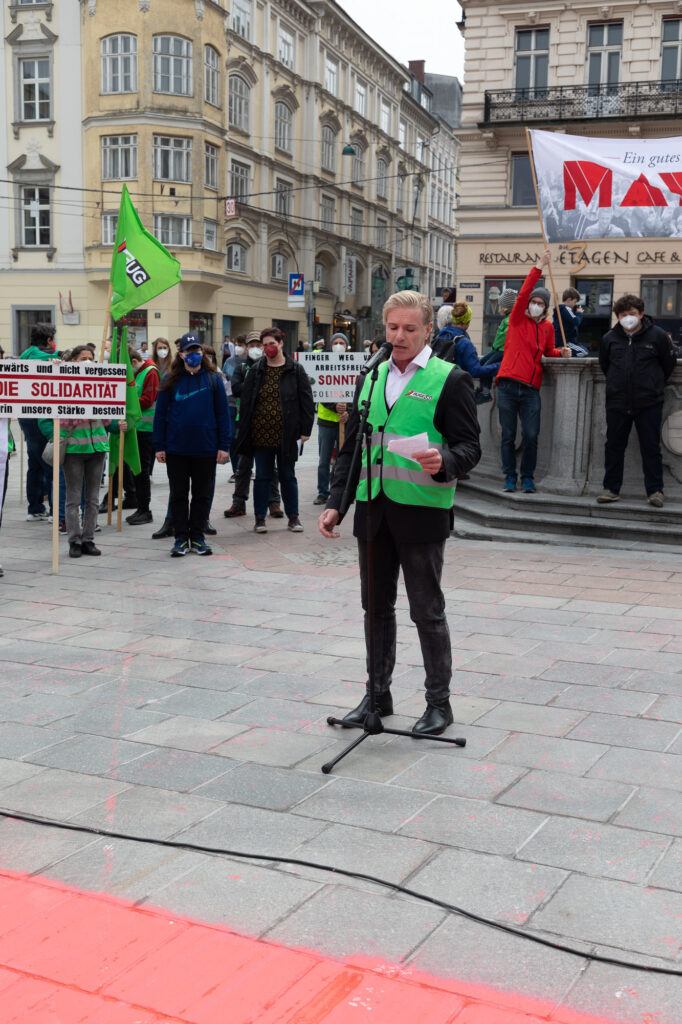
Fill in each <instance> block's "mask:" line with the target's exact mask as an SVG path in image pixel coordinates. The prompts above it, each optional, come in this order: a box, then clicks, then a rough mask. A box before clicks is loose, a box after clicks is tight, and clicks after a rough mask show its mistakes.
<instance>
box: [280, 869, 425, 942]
mask: <svg viewBox="0 0 682 1024" xmlns="http://www.w3.org/2000/svg"><path fill="white" fill-rule="evenodd" d="M443 917H444V915H443V913H442V911H439V910H437V909H436V908H435V907H429V906H428V905H425V904H420V903H417V902H414V901H408V900H401V899H389V898H387V897H385V896H379V895H374V894H372V893H367V892H358V891H357V890H354V889H351V888H349V887H348V886H342V885H335V886H326V887H325V888H324V889H322V890H321V891H320V892H319V893H317V894H316V895H315V896H314V897H313V898H312V899H311V900H308V901H307V902H306V903H305V904H304V905H303V906H302V907H300V908H299V909H298V910H297V911H296V912H295V913H293V914H290V915H289V916H287V917H286V919H285V920H283V921H281V922H280V923H279V924H278V925H277V926H276V927H275V928H272V929H271V930H270V931H269V932H268V933H267V937H268V938H269V939H271V940H273V941H275V942H283V943H285V944H286V945H294V946H303V947H304V948H310V947H311V946H314V947H315V948H317V949H319V950H320V951H321V952H322V953H326V954H327V955H329V956H336V957H347V956H352V955H353V954H355V955H357V954H359V953H362V954H363V955H364V956H369V957H372V956H381V957H382V958H383V957H386V958H387V959H390V960H400V959H401V957H403V956H404V953H405V950H406V949H411V948H414V946H416V945H418V944H419V943H420V942H423V941H424V939H425V938H426V937H427V936H428V935H430V934H431V932H433V930H434V929H435V928H437V927H438V925H439V924H440V923H441V922H442V920H443ZM330 924H332V927H330Z"/></svg>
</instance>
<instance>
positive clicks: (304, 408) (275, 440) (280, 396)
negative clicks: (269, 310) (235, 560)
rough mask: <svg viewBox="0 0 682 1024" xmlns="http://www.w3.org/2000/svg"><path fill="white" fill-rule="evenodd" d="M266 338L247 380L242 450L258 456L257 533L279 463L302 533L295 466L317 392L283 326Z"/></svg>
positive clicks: (291, 513)
mask: <svg viewBox="0 0 682 1024" xmlns="http://www.w3.org/2000/svg"><path fill="white" fill-rule="evenodd" d="M260 338H261V342H262V345H263V351H264V354H265V359H261V360H260V361H259V362H258V363H257V365H256V366H255V367H254V368H253V369H252V370H251V371H250V372H249V374H248V375H247V377H246V380H245V382H244V388H243V390H242V393H241V401H240V406H239V430H238V433H237V444H236V449H237V451H238V452H239V454H240V455H242V454H243V455H253V458H254V462H255V466H256V480H255V482H254V485H253V507H254V513H255V517H256V521H255V525H254V530H255V531H256V533H267V526H266V525H265V515H266V512H267V509H268V494H269V491H270V481H271V478H272V473H273V470H274V467H275V462H276V463H277V469H278V471H279V480H280V486H281V488H282V497H283V499H284V511H285V513H286V515H287V518H288V520H289V524H288V528H289V530H290V531H291V532H292V533H301V532H302V531H303V527H302V525H301V521H300V519H299V518H298V483H297V481H296V473H295V467H296V459H297V458H298V454H299V442H300V443H301V444H302V443H303V442H304V441H307V440H308V438H309V436H310V432H311V430H312V427H313V421H314V419H315V404H314V402H313V393H312V390H311V388H310V381H309V380H308V375H307V373H306V372H305V370H304V369H303V367H302V366H301V364H300V363H298V362H295V361H294V360H293V359H292V358H291V356H288V355H285V353H284V335H283V334H282V332H281V331H280V330H279V328H278V327H268V328H266V329H265V330H264V331H261V335H260Z"/></svg>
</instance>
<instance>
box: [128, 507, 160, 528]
mask: <svg viewBox="0 0 682 1024" xmlns="http://www.w3.org/2000/svg"><path fill="white" fill-rule="evenodd" d="M153 522H154V516H153V515H152V514H151V512H149V511H147V512H143V511H141V510H139V511H137V512H133V514H132V515H131V516H126V523H127V524H128V526H144V525H145V524H146V523H153Z"/></svg>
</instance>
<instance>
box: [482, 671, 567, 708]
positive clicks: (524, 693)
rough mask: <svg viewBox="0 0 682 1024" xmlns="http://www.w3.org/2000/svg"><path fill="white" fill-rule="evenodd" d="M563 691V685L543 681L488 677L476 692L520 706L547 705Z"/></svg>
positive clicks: (514, 677) (519, 677)
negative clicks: (513, 702)
mask: <svg viewBox="0 0 682 1024" xmlns="http://www.w3.org/2000/svg"><path fill="white" fill-rule="evenodd" d="M565 689H566V684H565V683H551V682H546V681H545V680H543V679H524V678H523V676H510V677H505V676H490V677H489V679H488V680H487V681H486V682H484V683H481V685H480V687H479V688H478V691H477V692H478V693H480V694H481V695H482V696H486V697H493V698H495V699H496V700H509V701H517V702H519V703H522V704H549V702H550V701H551V700H553V699H554V698H555V697H557V696H558V695H559V694H560V693H561V692H562V691H563V690H565Z"/></svg>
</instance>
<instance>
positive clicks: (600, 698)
mask: <svg viewBox="0 0 682 1024" xmlns="http://www.w3.org/2000/svg"><path fill="white" fill-rule="evenodd" d="M655 700H656V694H655V693H637V692H636V691H634V690H619V689H614V688H613V687H607V686H575V685H574V686H568V687H567V688H566V689H565V690H563V692H562V693H560V694H559V696H558V697H556V699H555V700H554V701H553V702H552V703H553V706H554V707H557V708H577V709H579V710H580V711H603V712H604V713H606V714H612V715H642V714H644V713H645V712H646V715H645V717H656V716H655V715H653V716H652V715H651V707H652V704H653V702H654V701H655Z"/></svg>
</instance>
